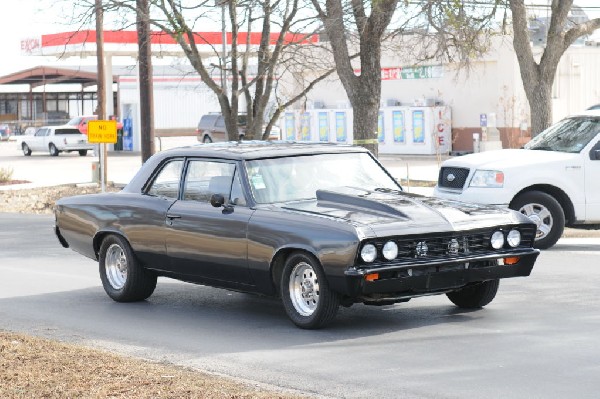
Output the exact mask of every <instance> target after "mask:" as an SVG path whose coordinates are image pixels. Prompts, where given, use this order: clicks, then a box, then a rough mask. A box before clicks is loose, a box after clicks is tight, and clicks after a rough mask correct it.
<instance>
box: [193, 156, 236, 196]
mask: <svg viewBox="0 0 600 399" xmlns="http://www.w3.org/2000/svg"><path fill="white" fill-rule="evenodd" d="M234 172H235V164H233V163H227V162H214V161H205V160H191V161H190V162H189V163H188V167H187V175H186V178H185V186H184V188H183V200H184V201H198V202H210V197H211V196H212V195H213V194H221V195H222V196H223V197H225V198H230V195H231V186H232V182H233V174H234Z"/></svg>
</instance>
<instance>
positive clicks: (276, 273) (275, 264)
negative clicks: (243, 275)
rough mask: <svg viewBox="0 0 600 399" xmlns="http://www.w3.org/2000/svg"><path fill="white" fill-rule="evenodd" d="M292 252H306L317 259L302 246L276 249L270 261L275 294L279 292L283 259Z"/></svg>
mask: <svg viewBox="0 0 600 399" xmlns="http://www.w3.org/2000/svg"><path fill="white" fill-rule="evenodd" d="M292 252H304V253H305V254H308V255H310V256H312V257H314V258H315V259H317V260H318V258H317V256H316V255H315V254H314V253H312V252H310V251H308V250H306V249H302V248H282V249H280V250H279V251H277V253H276V254H275V256H274V257H273V260H272V261H271V282H272V283H273V286H274V287H275V292H277V294H279V282H280V281H281V273H283V266H284V265H285V260H286V259H287V258H288V256H290V254H291V253H292Z"/></svg>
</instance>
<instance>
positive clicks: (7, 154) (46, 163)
mask: <svg viewBox="0 0 600 399" xmlns="http://www.w3.org/2000/svg"><path fill="white" fill-rule="evenodd" d="M197 143H198V142H197V140H196V138H195V137H166V138H162V139H161V140H160V141H157V143H156V149H157V150H159V149H162V150H166V149H169V148H173V147H179V146H186V145H194V144H197ZM380 161H381V163H382V164H383V165H384V166H385V167H386V168H388V170H389V171H390V173H391V174H392V176H394V177H395V178H396V179H406V178H408V179H409V180H411V181H417V180H418V181H436V180H437V174H438V170H439V165H438V162H437V160H436V158H435V157H433V156H401V155H382V156H381V157H380ZM97 162H98V157H97V156H94V155H92V154H88V155H87V156H84V157H80V156H79V154H77V153H61V154H60V155H59V156H58V157H51V156H50V155H49V154H45V153H39V152H37V153H33V154H32V155H31V156H29V157H26V156H24V155H23V153H22V152H21V151H20V150H19V149H18V148H17V144H16V143H15V142H0V168H1V167H5V168H6V167H10V168H12V169H13V179H15V180H26V181H29V182H31V183H29V184H19V185H15V186H13V187H7V186H4V187H0V189H10V188H16V189H20V188H31V187H44V186H55V185H59V184H73V183H76V184H78V183H89V182H92V167H93V165H94V164H95V163H97ZM141 164H142V161H141V155H140V154H139V153H130V152H109V155H108V168H107V170H108V181H111V182H114V183H115V184H118V185H124V184H127V183H128V182H129V181H130V180H131V178H132V177H133V176H134V175H135V173H136V172H137V170H138V169H139V168H140V166H141ZM406 189H407V191H409V192H412V193H417V194H423V195H430V194H431V193H432V192H433V188H431V187H416V186H412V185H411V186H410V187H406Z"/></svg>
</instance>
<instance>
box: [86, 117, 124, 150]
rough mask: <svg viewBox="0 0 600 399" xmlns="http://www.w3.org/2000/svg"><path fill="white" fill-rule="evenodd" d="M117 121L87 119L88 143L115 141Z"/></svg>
mask: <svg viewBox="0 0 600 399" xmlns="http://www.w3.org/2000/svg"><path fill="white" fill-rule="evenodd" d="M116 142H117V121H112V120H111V121H98V120H91V121H88V143H113V144H114V143H116Z"/></svg>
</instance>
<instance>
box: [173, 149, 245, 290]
mask: <svg viewBox="0 0 600 399" xmlns="http://www.w3.org/2000/svg"><path fill="white" fill-rule="evenodd" d="M213 194H221V195H223V197H224V198H225V199H226V204H225V206H223V207H214V206H213V205H211V202H210V201H211V196H212V195H213ZM253 212H254V211H253V210H252V209H250V208H249V207H247V206H246V197H245V195H244V193H243V190H242V188H241V184H240V173H239V165H237V164H236V163H235V162H229V161H222V162H221V161H214V160H205V159H190V160H188V163H187V166H186V171H185V180H184V184H183V187H182V194H181V196H180V199H179V200H178V201H177V202H175V203H174V204H173V206H172V207H171V209H169V212H168V214H167V224H168V225H169V230H168V232H167V254H168V255H169V257H170V259H171V265H172V266H171V267H172V269H173V270H174V271H175V272H176V273H178V274H181V275H186V276H190V277H191V278H192V279H210V280H220V281H226V282H233V283H240V284H252V280H251V277H250V273H249V271H248V259H247V258H248V242H247V230H248V222H249V220H250V218H251V216H252V213H253Z"/></svg>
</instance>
